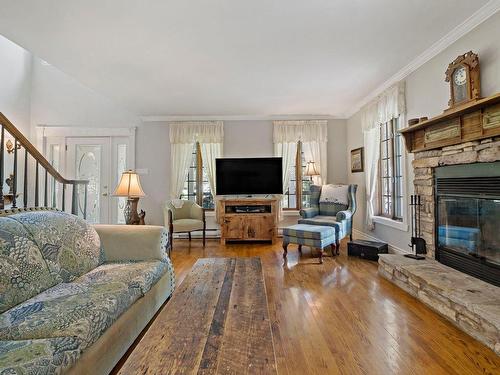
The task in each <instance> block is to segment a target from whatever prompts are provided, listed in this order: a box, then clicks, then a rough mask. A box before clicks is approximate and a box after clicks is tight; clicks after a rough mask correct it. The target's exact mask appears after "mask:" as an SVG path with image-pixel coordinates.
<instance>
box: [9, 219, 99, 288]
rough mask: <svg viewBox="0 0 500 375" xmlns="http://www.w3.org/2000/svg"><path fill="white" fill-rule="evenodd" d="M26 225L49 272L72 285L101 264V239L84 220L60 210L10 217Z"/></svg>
mask: <svg viewBox="0 0 500 375" xmlns="http://www.w3.org/2000/svg"><path fill="white" fill-rule="evenodd" d="M10 218H11V219H13V220H16V221H18V222H19V223H21V224H23V225H24V227H25V228H26V230H27V231H28V232H29V233H30V234H31V236H32V237H33V240H34V241H35V243H36V244H37V245H38V248H39V249H40V251H41V252H42V256H43V257H44V259H45V261H46V262H47V265H48V266H49V269H50V271H51V272H52V273H53V274H54V275H56V276H57V277H58V278H59V280H60V281H61V282H70V281H72V280H74V279H76V278H77V277H78V276H81V275H83V274H84V273H86V272H88V271H90V270H92V269H94V268H95V267H97V266H98V265H99V264H100V263H102V255H101V249H100V241H99V236H98V235H97V232H96V231H95V229H94V228H93V227H92V226H90V225H89V224H87V223H86V222H85V220H83V219H81V218H79V217H77V216H74V215H70V214H68V213H65V212H58V211H38V212H24V213H20V214H15V215H12V216H10Z"/></svg>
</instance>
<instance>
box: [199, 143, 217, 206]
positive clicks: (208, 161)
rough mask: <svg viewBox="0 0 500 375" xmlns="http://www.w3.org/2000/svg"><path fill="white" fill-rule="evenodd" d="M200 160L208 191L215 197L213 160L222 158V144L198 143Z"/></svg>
mask: <svg viewBox="0 0 500 375" xmlns="http://www.w3.org/2000/svg"><path fill="white" fill-rule="evenodd" d="M200 148H201V158H202V160H203V166H204V167H205V170H206V171H207V176H208V183H209V184H210V191H211V192H212V195H213V196H214V197H215V192H216V190H215V159H217V158H220V157H222V142H219V143H200Z"/></svg>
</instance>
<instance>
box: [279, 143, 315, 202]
mask: <svg viewBox="0 0 500 375" xmlns="http://www.w3.org/2000/svg"><path fill="white" fill-rule="evenodd" d="M302 154H303V144H302V141H298V142H297V150H296V153H295V181H294V182H295V194H292V195H295V207H283V210H284V211H300V210H301V209H303V208H304V205H303V200H302V198H303V196H304V195H305V194H304V189H303V187H304V168H305V165H304V164H303V160H302ZM309 181H311V182H312V177H309ZM289 190H290V187H289V188H288V191H289ZM283 195H284V196H287V197H289V196H290V194H289V193H288V194H287V192H285V193H284V194H283ZM288 201H290V198H288Z"/></svg>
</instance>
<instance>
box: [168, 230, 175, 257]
mask: <svg viewBox="0 0 500 375" xmlns="http://www.w3.org/2000/svg"><path fill="white" fill-rule="evenodd" d="M168 242H169V246H170V252H172V249H173V248H174V235H173V233H172V232H170V233H169V234H168Z"/></svg>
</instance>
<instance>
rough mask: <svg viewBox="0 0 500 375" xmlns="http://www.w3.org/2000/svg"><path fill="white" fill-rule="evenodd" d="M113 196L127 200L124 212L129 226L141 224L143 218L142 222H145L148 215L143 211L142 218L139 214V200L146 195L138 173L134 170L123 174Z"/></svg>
mask: <svg viewBox="0 0 500 375" xmlns="http://www.w3.org/2000/svg"><path fill="white" fill-rule="evenodd" d="M113 195H114V196H115V197H126V198H127V204H126V205H125V208H124V210H123V214H124V216H125V223H127V224H129V225H130V224H131V225H138V224H141V216H142V221H143V222H144V217H145V216H146V213H145V212H144V211H142V210H141V216H140V215H139V214H138V213H137V203H138V202H139V198H140V197H144V196H145V194H144V191H143V190H142V187H141V181H140V179H139V175H138V174H137V173H136V172H134V171H132V170H129V171H126V172H123V173H122V177H121V179H120V182H119V183H118V186H117V187H116V189H115V191H114V193H113Z"/></svg>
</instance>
